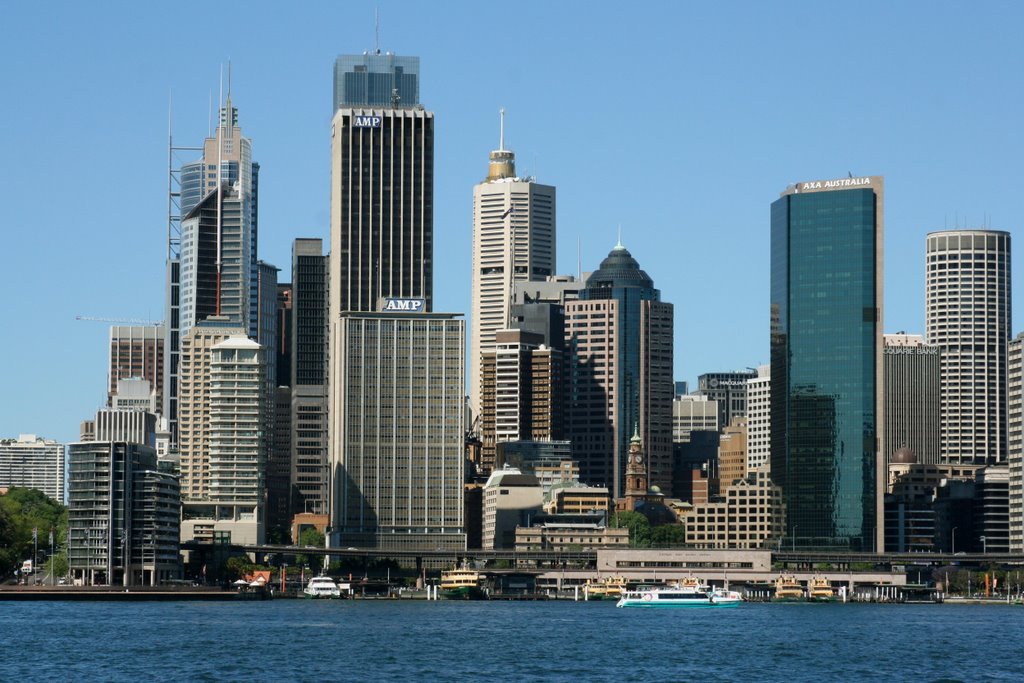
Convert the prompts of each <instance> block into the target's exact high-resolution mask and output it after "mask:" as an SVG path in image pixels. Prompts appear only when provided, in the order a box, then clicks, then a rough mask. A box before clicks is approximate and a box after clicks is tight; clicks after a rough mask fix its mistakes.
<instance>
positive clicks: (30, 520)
mask: <svg viewBox="0 0 1024 683" xmlns="http://www.w3.org/2000/svg"><path fill="white" fill-rule="evenodd" d="M33 529H37V530H38V533H39V537H38V546H39V550H40V551H41V552H43V551H46V552H48V551H49V536H50V530H51V529H53V530H54V531H55V534H54V546H55V547H57V548H59V547H61V546H63V545H64V544H65V543H66V539H67V530H68V511H67V508H66V507H64V506H63V505H61V504H60V503H58V502H57V501H55V500H53V499H51V498H48V497H47V496H46V494H44V493H43V492H42V491H38V490H36V489H28V488H22V487H17V486H15V487H12V488H11V489H10V490H8V492H7V493H6V495H3V496H0V577H5V576H7V575H8V574H10V573H11V572H12V571H13V570H14V569H15V568H16V567H17V565H19V564H20V563H21V561H22V560H24V559H27V558H29V557H32V551H33V542H32V530H33Z"/></svg>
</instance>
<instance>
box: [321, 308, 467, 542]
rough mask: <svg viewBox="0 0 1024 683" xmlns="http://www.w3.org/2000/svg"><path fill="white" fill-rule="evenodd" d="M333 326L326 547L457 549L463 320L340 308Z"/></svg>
mask: <svg viewBox="0 0 1024 683" xmlns="http://www.w3.org/2000/svg"><path fill="white" fill-rule="evenodd" d="M333 327H334V329H333V331H332V333H333V335H334V336H335V338H336V339H337V340H338V342H339V343H338V345H337V347H336V348H337V349H338V352H337V354H336V355H332V357H331V359H330V362H331V377H332V381H335V380H334V379H333V378H340V379H339V381H340V385H339V386H338V387H337V391H333V390H332V399H335V398H336V399H337V403H334V402H332V403H331V404H330V407H329V409H330V412H331V415H332V423H333V424H335V425H336V428H335V429H334V430H333V431H332V432H331V450H330V452H331V460H330V471H331V482H332V495H333V499H332V504H331V545H332V546H340V547H347V546H358V547H377V548H381V549H396V550H397V549H402V550H406V549H416V548H420V549H430V550H433V549H436V548H445V549H451V550H464V549H465V547H466V534H465V531H464V525H463V479H464V471H465V465H464V460H463V453H462V448H463V439H464V435H465V429H464V420H463V404H464V399H465V385H464V380H465V370H464V368H465V346H464V344H465V325H464V323H463V321H462V320H460V319H458V317H457V316H455V315H453V314H445V313H383V312H382V313H346V314H344V315H342V316H341V318H340V319H339V320H337V321H335V322H334V324H333ZM332 389H333V388H332Z"/></svg>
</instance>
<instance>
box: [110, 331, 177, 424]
mask: <svg viewBox="0 0 1024 683" xmlns="http://www.w3.org/2000/svg"><path fill="white" fill-rule="evenodd" d="M166 336H167V331H166V329H165V328H164V326H162V325H113V326H111V328H110V370H109V372H108V383H109V388H108V389H107V392H108V397H109V399H110V400H111V401H112V400H113V396H114V394H116V393H118V381H119V380H125V379H134V378H142V379H145V380H148V381H149V385H150V386H151V387H152V388H153V389H155V390H156V394H157V397H158V400H157V405H156V407H155V411H154V412H156V413H158V414H162V412H161V411H162V409H163V393H164V344H165V343H166ZM108 405H112V403H109V402H108Z"/></svg>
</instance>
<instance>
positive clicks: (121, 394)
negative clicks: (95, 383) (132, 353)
mask: <svg viewBox="0 0 1024 683" xmlns="http://www.w3.org/2000/svg"><path fill="white" fill-rule="evenodd" d="M152 386H153V385H152V384H150V382H149V380H147V379H142V378H140V377H133V378H131V379H119V380H117V390H116V391H115V392H114V393H113V394H112V395H111V396H110V407H111V408H113V409H114V410H143V411H146V412H148V413H153V414H154V415H159V414H160V398H161V396H160V394H159V392H157V391H155V390H154V389H153V388H152Z"/></svg>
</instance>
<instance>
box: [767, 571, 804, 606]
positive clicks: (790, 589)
mask: <svg viewBox="0 0 1024 683" xmlns="http://www.w3.org/2000/svg"><path fill="white" fill-rule="evenodd" d="M803 599H804V589H803V587H802V586H801V585H800V582H799V581H797V579H796V577H795V576H793V575H792V574H783V575H781V576H779V578H777V579H775V597H773V598H772V602H800V601H802V600H803Z"/></svg>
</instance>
